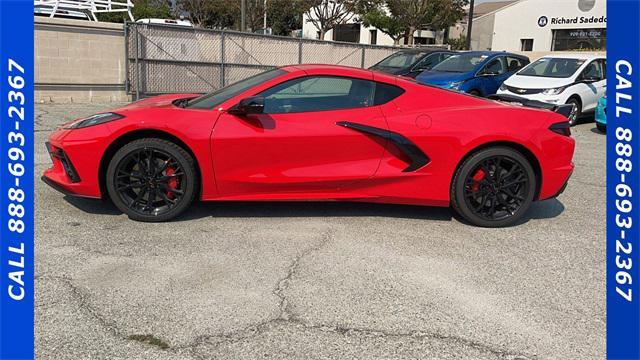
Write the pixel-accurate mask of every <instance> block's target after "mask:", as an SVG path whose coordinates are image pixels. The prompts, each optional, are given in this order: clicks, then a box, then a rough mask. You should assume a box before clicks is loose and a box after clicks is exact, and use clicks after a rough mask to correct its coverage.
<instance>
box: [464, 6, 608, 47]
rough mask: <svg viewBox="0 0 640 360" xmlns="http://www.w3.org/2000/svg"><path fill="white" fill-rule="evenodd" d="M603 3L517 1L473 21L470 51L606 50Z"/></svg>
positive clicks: (605, 19)
mask: <svg viewBox="0 0 640 360" xmlns="http://www.w3.org/2000/svg"><path fill="white" fill-rule="evenodd" d="M606 28H607V13H606V0H520V1H516V2H514V3H512V4H509V5H507V6H504V7H502V8H499V9H497V10H495V11H493V12H489V13H487V14H484V15H482V16H480V17H477V18H475V19H474V22H473V28H472V35H471V48H472V49H474V50H498V51H501V50H506V51H570V50H580V49H582V50H605V49H606V42H607V40H606V38H607V29H606Z"/></svg>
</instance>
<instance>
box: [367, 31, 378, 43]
mask: <svg viewBox="0 0 640 360" xmlns="http://www.w3.org/2000/svg"><path fill="white" fill-rule="evenodd" d="M369 40H370V41H369V43H370V44H371V45H375V44H377V43H378V30H377V29H374V30H369Z"/></svg>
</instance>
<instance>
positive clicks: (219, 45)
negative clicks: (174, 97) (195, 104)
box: [125, 23, 399, 99]
mask: <svg viewBox="0 0 640 360" xmlns="http://www.w3.org/2000/svg"><path fill="white" fill-rule="evenodd" d="M125 37H126V57H127V61H126V67H127V69H126V70H127V83H126V88H127V92H128V93H129V94H132V95H134V98H136V99H137V98H140V97H144V96H149V95H154V94H163V93H177V92H194V93H202V92H209V91H213V90H216V89H219V88H221V87H223V86H225V85H227V84H231V83H233V82H236V81H239V80H242V79H244V78H247V77H249V76H252V75H255V74H257V73H259V72H262V71H264V70H267V69H270V68H273V67H275V66H282V65H290V64H302V63H316V64H318V63H321V64H340V65H347V66H354V67H362V68H366V67H369V66H371V65H373V64H375V63H377V62H378V61H380V60H382V59H383V58H385V57H387V56H389V55H390V54H392V53H393V52H394V51H397V50H398V49H399V48H396V47H390V46H376V45H365V44H353V43H340V42H333V41H320V40H310V39H301V38H292V37H281V36H268V35H260V34H252V33H245V32H236V31H226V30H211V29H196V28H184V27H177V26H170V25H159V24H140V23H127V24H126V25H125Z"/></svg>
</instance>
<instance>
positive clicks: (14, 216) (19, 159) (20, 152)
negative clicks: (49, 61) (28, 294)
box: [6, 59, 26, 300]
mask: <svg viewBox="0 0 640 360" xmlns="http://www.w3.org/2000/svg"><path fill="white" fill-rule="evenodd" d="M7 65H8V73H9V76H8V77H7V81H8V84H9V92H8V93H7V100H8V102H9V106H8V108H7V121H8V122H9V124H10V125H9V127H10V128H11V131H9V132H8V133H7V141H8V142H9V149H8V151H7V160H8V161H7V164H8V171H9V179H10V180H13V181H10V182H9V184H10V186H9V190H8V191H7V198H8V200H9V201H8V206H7V209H6V210H7V212H8V214H9V220H8V221H7V224H6V226H7V228H8V229H9V231H10V232H12V233H15V234H17V235H19V234H22V233H24V231H25V223H24V216H25V207H24V201H25V192H24V190H23V189H22V188H21V187H20V181H21V179H22V177H23V175H24V174H25V159H26V157H25V152H24V146H25V136H24V133H22V131H21V128H24V126H22V123H23V122H24V119H25V108H24V105H25V101H26V99H25V95H24V92H23V88H24V86H25V79H24V76H25V72H24V68H23V67H22V66H20V64H18V63H17V62H16V61H14V60H13V59H9V61H8V64H7ZM8 250H9V252H10V253H11V254H12V256H10V257H9V258H10V259H12V260H9V261H8V263H9V266H10V268H12V269H15V271H11V272H10V273H9V279H10V280H11V284H10V285H9V286H8V289H7V290H8V293H9V296H10V297H11V298H12V299H13V300H22V299H23V298H24V296H25V293H24V281H23V276H24V250H25V248H24V242H20V244H19V245H17V246H16V245H15V244H12V245H9V246H8Z"/></svg>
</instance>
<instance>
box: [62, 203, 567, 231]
mask: <svg viewBox="0 0 640 360" xmlns="http://www.w3.org/2000/svg"><path fill="white" fill-rule="evenodd" d="M64 199H65V201H67V202H68V203H69V204H71V205H73V206H75V207H76V208H78V209H80V210H82V211H84V212H87V213H90V214H96V215H120V214H122V212H120V210H118V209H117V208H116V207H115V206H114V205H113V204H112V203H111V202H110V201H100V200H90V199H82V198H74V197H71V196H65V197H64ZM564 209H565V208H564V205H563V204H562V203H561V202H560V201H558V200H557V199H551V200H545V201H540V202H534V203H533V204H532V205H531V208H530V209H529V211H528V212H527V214H526V215H525V217H524V218H523V219H522V220H521V221H520V222H519V223H518V225H519V224H524V223H526V222H528V221H529V220H532V219H550V218H555V217H557V216H559V215H560V214H562V212H563V211H564ZM372 216H375V217H388V218H403V219H424V220H435V221H451V220H452V218H453V217H454V213H453V211H452V210H451V209H449V208H439V207H427V206H411V205H389V204H369V203H354V202H316V201H310V202H197V203H195V204H194V205H192V206H191V209H189V210H187V212H186V213H185V214H184V215H182V216H180V217H179V218H178V219H176V220H174V221H190V220H197V219H202V218H206V217H214V218H215V217H237V218H253V217H372Z"/></svg>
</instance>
